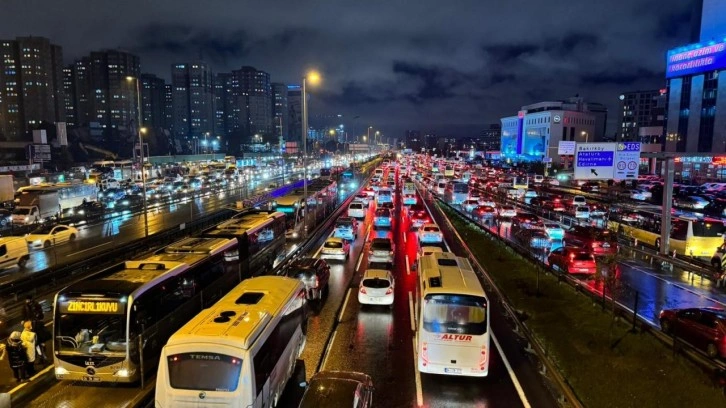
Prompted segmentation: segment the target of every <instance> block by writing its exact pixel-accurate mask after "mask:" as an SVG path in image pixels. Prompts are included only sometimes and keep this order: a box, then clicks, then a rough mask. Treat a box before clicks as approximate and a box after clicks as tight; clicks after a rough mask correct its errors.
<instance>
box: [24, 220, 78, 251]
mask: <svg viewBox="0 0 726 408" xmlns="http://www.w3.org/2000/svg"><path fill="white" fill-rule="evenodd" d="M76 237H78V229H76V228H75V227H71V226H70V225H56V226H52V225H47V226H42V227H39V228H37V229H35V230H34V231H32V232H31V233H30V234H28V235H26V236H25V241H26V242H27V243H28V245H30V246H31V247H34V248H50V247H51V246H53V245H58V244H62V243H65V242H73V241H75V240H76Z"/></svg>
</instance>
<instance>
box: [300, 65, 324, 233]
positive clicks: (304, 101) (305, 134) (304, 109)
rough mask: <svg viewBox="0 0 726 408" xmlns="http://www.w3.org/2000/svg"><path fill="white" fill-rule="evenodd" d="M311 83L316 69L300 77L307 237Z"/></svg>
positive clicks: (315, 79)
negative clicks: (308, 92)
mask: <svg viewBox="0 0 726 408" xmlns="http://www.w3.org/2000/svg"><path fill="white" fill-rule="evenodd" d="M308 81H310V84H311V85H313V86H314V85H317V84H318V83H320V74H319V73H318V72H316V71H310V72H308V73H307V74H306V75H305V76H303V78H302V95H301V96H302V142H303V196H305V222H304V226H303V237H304V238H307V235H308V233H307V228H308V226H307V219H308V212H309V211H308V210H309V208H308V164H307V154H308V101H307V82H308Z"/></svg>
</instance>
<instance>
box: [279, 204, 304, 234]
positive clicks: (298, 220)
mask: <svg viewBox="0 0 726 408" xmlns="http://www.w3.org/2000/svg"><path fill="white" fill-rule="evenodd" d="M275 202H276V206H275V210H277V211H279V212H281V213H283V214H285V220H286V221H285V224H286V225H285V237H286V238H287V239H298V238H302V236H303V220H304V215H305V200H304V199H303V195H302V194H289V195H286V196H284V197H280V198H278V199H276V200H275Z"/></svg>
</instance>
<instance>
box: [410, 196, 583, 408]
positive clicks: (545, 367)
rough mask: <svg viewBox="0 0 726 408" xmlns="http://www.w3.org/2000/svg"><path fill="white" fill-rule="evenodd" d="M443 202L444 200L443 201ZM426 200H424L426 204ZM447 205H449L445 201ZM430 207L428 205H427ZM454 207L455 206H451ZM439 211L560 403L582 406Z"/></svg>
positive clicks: (537, 342) (484, 270)
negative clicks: (534, 359)
mask: <svg viewBox="0 0 726 408" xmlns="http://www.w3.org/2000/svg"><path fill="white" fill-rule="evenodd" d="M419 194H420V195H421V197H424V194H421V191H419ZM432 197H434V199H435V200H439V201H441V200H440V199H438V197H436V196H434V195H432ZM441 202H443V201H441ZM425 203H426V201H425V200H424V205H426V204H425ZM435 203H436V202H435ZM444 204H445V205H448V204H446V203H444ZM426 206H427V207H428V205H426ZM450 208H452V209H454V208H453V207H450ZM436 210H437V213H438V214H439V216H440V217H442V218H443V220H444V221H445V222H446V224H447V226H448V228H449V229H450V230H451V231H452V232H453V233H454V236H455V237H456V240H457V241H458V243H459V245H461V247H462V248H464V250H465V251H466V254H467V259H469V262H470V263H471V264H472V265H473V266H474V268H475V270H476V272H477V274H478V275H479V276H480V277H481V278H483V279H484V280H485V281H486V283H487V287H488V289H489V290H492V291H493V292H494V293H496V295H497V297H498V298H499V299H500V303H501V305H502V307H504V310H505V311H506V313H507V314H508V315H509V317H510V318H511V320H512V321H513V322H514V324H515V332H517V333H519V334H520V335H521V336H522V337H524V338H525V339H526V340H527V343H528V344H527V349H526V351H528V352H531V353H533V354H535V355H536V356H537V358H538V359H539V361H540V362H541V364H542V371H541V372H540V373H541V374H542V375H543V376H546V377H548V378H550V379H551V381H552V383H553V384H554V386H555V387H556V389H557V392H558V394H559V398H558V401H559V402H560V404H567V405H568V406H571V407H575V408H582V407H583V405H582V403H581V402H580V400H579V399H578V398H577V396H576V395H575V392H574V391H573V390H572V388H571V387H570V385H569V383H568V382H567V381H566V380H565V378H564V377H563V376H562V375H561V374H560V373H559V371H558V368H557V367H556V366H555V364H554V363H553V362H552V361H551V360H550V358H549V355H548V354H547V351H546V349H545V348H544V347H543V346H542V344H541V343H540V342H539V340H537V338H536V337H535V336H534V334H533V333H532V332H531V331H530V330H529V328H528V327H527V325H526V324H524V323H523V322H522V321H521V320H520V319H519V316H518V314H517V312H516V311H515V310H514V309H513V308H512V307H511V306H510V304H509V299H508V298H507V297H506V296H505V295H504V293H503V292H502V291H501V290H499V287H497V285H496V283H495V282H494V280H493V279H492V278H491V276H490V275H489V273H488V272H487V270H486V269H485V268H484V267H483V266H482V265H481V264H480V263H479V261H478V260H477V258H476V257H475V256H474V254H473V253H472V252H471V249H470V248H469V246H468V245H467V244H466V241H465V240H464V239H463V238H462V237H461V235H459V232H458V231H457V230H456V228H454V226H453V224H451V221H450V220H449V218H448V217H447V216H446V214H444V213H443V212H442V211H440V209H439V208H438V206H437V207H436ZM429 213H431V214H432V215H433V212H432V211H431V208H429Z"/></svg>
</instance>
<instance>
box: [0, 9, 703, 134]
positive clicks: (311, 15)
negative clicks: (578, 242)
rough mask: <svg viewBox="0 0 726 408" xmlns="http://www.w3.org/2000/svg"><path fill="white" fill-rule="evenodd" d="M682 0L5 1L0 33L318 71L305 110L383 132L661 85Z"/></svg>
mask: <svg viewBox="0 0 726 408" xmlns="http://www.w3.org/2000/svg"><path fill="white" fill-rule="evenodd" d="M691 6H692V1H682V0H629V1H619V2H615V3H612V2H572V1H571V0H550V1H547V2H537V1H534V0H510V1H506V2H503V1H498V0H457V1H455V2H448V3H441V1H440V0H419V1H417V2H416V7H411V6H408V5H406V6H403V5H402V4H399V2H390V1H382V0H370V1H368V2H360V1H357V0H328V1H318V2H301V1H299V0H275V1H269V0H248V1H244V2H241V1H236V0H216V1H212V2H199V1H196V0H154V1H151V2H149V1H142V0H126V1H124V2H100V3H98V2H97V3H93V6H92V7H91V6H89V3H88V2H87V0H66V1H63V2H57V1H51V0H3V6H2V13H0V38H12V37H15V36H19V35H41V36H46V37H49V38H51V39H52V40H53V41H54V42H55V43H57V44H60V45H62V46H63V47H64V49H63V51H64V56H65V57H66V60H67V61H66V62H71V61H72V60H73V59H74V58H79V57H81V56H83V55H87V54H88V52H90V51H91V50H96V49H103V48H118V47H120V48H124V49H128V50H131V51H133V52H136V53H138V54H139V55H140V57H141V61H142V65H143V69H144V70H145V71H147V72H152V73H155V74H157V75H159V76H161V77H164V78H166V79H167V80H168V79H170V69H169V67H170V64H172V63H175V62H185V61H186V62H188V61H191V60H194V59H197V58H198V57H199V55H200V52H201V55H202V57H203V58H204V59H205V60H207V61H209V62H210V63H211V65H212V67H213V68H214V69H215V71H217V72H226V71H230V70H232V69H236V68H239V67H240V66H243V65H251V66H255V67H257V68H259V69H263V70H265V71H268V72H269V73H270V75H271V77H272V79H273V80H274V81H276V82H286V83H298V82H299V81H300V78H301V76H302V75H303V73H304V72H305V70H307V69H308V68H313V67H314V68H318V69H320V70H321V71H322V73H323V79H324V81H323V83H322V85H321V87H320V88H318V89H315V90H313V92H312V99H311V111H313V112H316V113H317V112H319V113H321V114H332V113H336V114H338V113H340V114H343V116H344V117H353V116H359V117H360V122H361V123H363V122H365V123H369V124H371V125H376V126H377V127H381V128H384V129H387V128H389V130H388V132H389V133H392V132H394V130H396V131H397V130H399V129H403V128H405V127H415V128H420V129H421V130H426V129H438V130H439V131H443V132H451V133H466V132H470V131H471V129H477V128H479V127H481V126H483V125H485V124H487V123H492V122H497V121H498V120H499V118H500V117H503V116H508V115H512V114H514V113H516V111H517V110H518V109H519V107H520V106H522V105H526V104H530V103H534V102H538V101H541V100H553V99H560V98H564V97H568V96H571V95H574V94H576V93H579V94H580V95H583V96H586V97H587V98H588V99H590V100H593V101H596V102H601V103H604V104H606V105H607V106H608V107H609V109H610V111H611V112H612V113H613V114H611V115H609V117H610V118H611V123H609V127H610V129H614V126H615V123H614V121H615V120H616V118H617V111H618V100H617V96H618V95H619V94H620V93H622V92H624V91H628V90H635V89H648V88H656V87H662V86H663V84H664V82H665V80H664V73H663V70H664V59H665V58H664V55H665V52H666V50H668V49H669V48H673V47H675V46H678V45H683V44H686V43H688V41H689V35H690V29H689V24H690V16H691V15H690V10H691Z"/></svg>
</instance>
